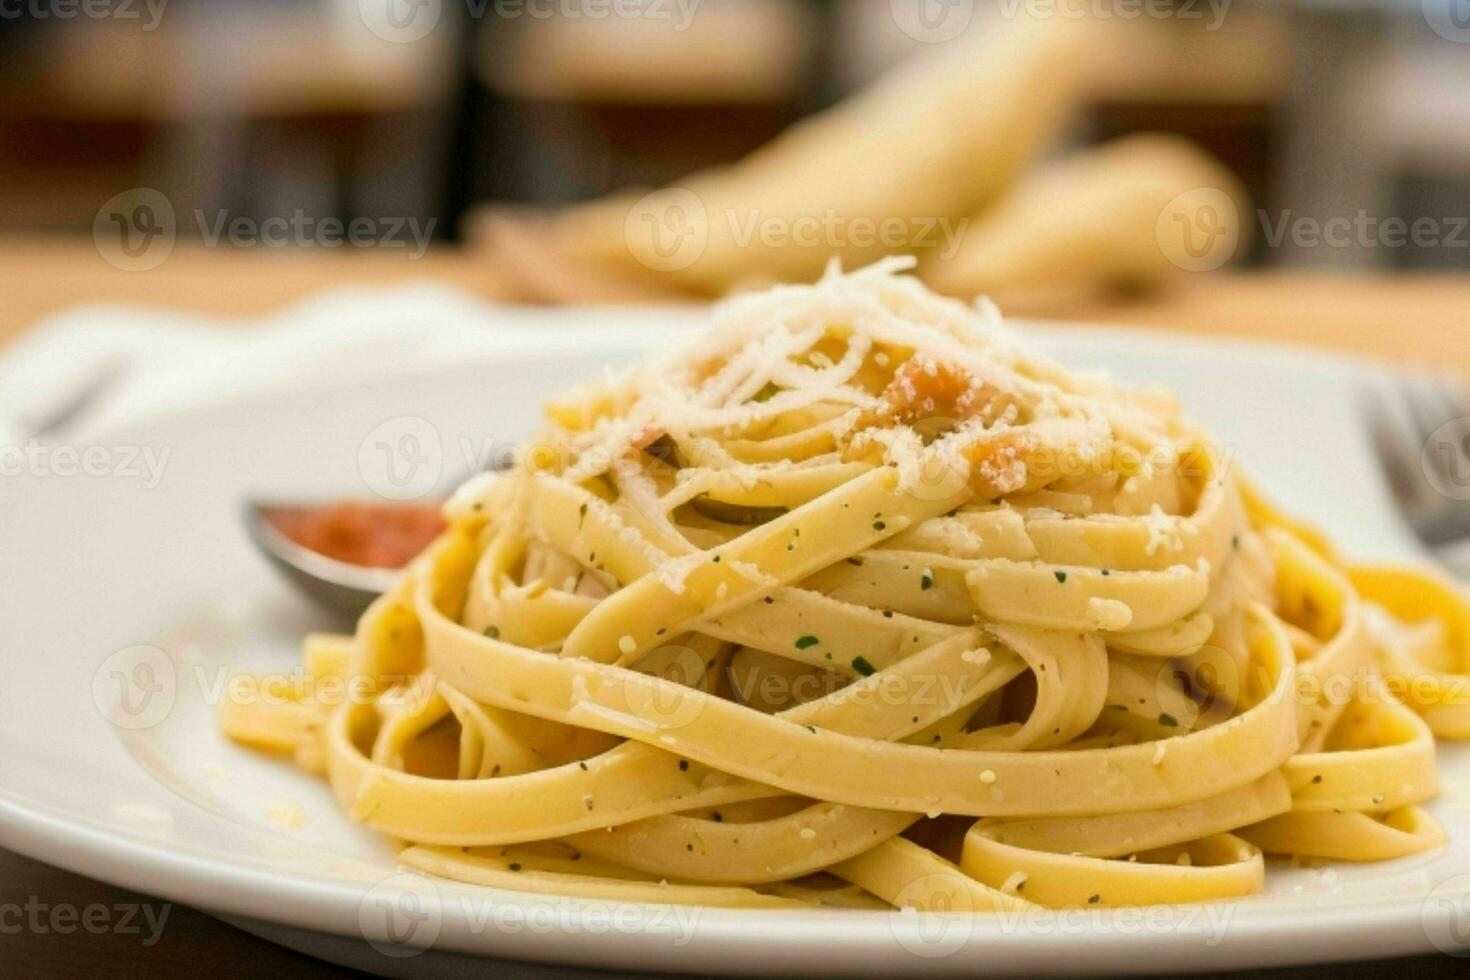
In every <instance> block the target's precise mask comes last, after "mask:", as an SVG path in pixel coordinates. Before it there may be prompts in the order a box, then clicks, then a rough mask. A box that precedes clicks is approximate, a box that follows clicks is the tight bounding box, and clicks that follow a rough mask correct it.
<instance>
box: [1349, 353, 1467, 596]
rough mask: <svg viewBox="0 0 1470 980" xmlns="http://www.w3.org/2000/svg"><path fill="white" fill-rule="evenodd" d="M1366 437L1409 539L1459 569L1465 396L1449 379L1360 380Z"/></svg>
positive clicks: (1463, 543)
mask: <svg viewBox="0 0 1470 980" xmlns="http://www.w3.org/2000/svg"><path fill="white" fill-rule="evenodd" d="M1361 401H1362V405H1363V410H1364V417H1365V419H1366V421H1367V423H1368V434H1369V436H1370V438H1371V439H1372V442H1373V448H1374V450H1375V451H1376V452H1377V454H1378V459H1379V462H1380V463H1381V464H1382V466H1383V471H1384V473H1385V475H1386V476H1387V477H1388V484H1389V487H1390V489H1392V491H1393V494H1394V498H1395V500H1396V501H1397V503H1398V506H1399V510H1400V512H1401V513H1402V514H1403V517H1404V520H1405V522H1406V523H1407V524H1408V525H1409V527H1410V528H1411V529H1412V530H1413V532H1414V534H1415V536H1417V537H1418V539H1419V540H1420V541H1421V542H1422V543H1423V544H1424V546H1425V547H1427V548H1428V549H1429V550H1430V551H1432V552H1434V553H1435V556H1436V557H1438V558H1439V559H1440V560H1441V561H1443V562H1445V563H1446V564H1448V565H1451V566H1452V567H1455V568H1456V570H1458V571H1465V570H1466V569H1467V567H1470V566H1467V564H1466V557H1467V556H1470V399H1467V397H1466V393H1465V391H1464V388H1463V387H1462V386H1461V385H1460V384H1459V383H1458V382H1455V381H1451V380H1448V379H1436V378H1430V377H1418V378H1413V377H1400V378H1397V379H1395V380H1394V381H1392V382H1388V383H1385V384H1382V385H1365V386H1364V388H1363V389H1362V395H1361Z"/></svg>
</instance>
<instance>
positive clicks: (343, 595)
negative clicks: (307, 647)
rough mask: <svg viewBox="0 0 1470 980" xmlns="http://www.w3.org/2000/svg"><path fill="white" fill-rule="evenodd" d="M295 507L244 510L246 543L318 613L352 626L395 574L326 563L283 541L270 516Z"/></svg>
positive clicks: (263, 504) (253, 504) (259, 505)
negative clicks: (353, 621) (340, 618)
mask: <svg viewBox="0 0 1470 980" xmlns="http://www.w3.org/2000/svg"><path fill="white" fill-rule="evenodd" d="M299 506H300V505H299V504H295V503H290V504H287V503H281V502H270V501H261V500H252V501H248V502H247V503H246V505H245V528H246V530H247V531H248V532H249V534H250V540H251V541H252V542H254V543H255V546H256V547H257V548H259V549H260V552H261V553H262V554H263V555H265V557H266V559H267V560H269V561H270V563H271V564H272V565H273V566H275V568H276V570H277V571H278V572H280V573H281V575H282V576H283V577H285V579H286V581H287V582H289V583H291V585H293V586H295V587H296V589H297V590H298V591H300V592H301V593H302V594H304V595H305V596H306V597H307V598H309V599H311V600H312V601H313V602H315V603H316V604H317V605H318V606H320V607H321V608H322V609H325V610H327V611H328V612H331V613H335V614H337V615H340V616H342V617H344V618H346V619H351V620H356V619H357V618H358V617H359V616H361V615H362V614H363V613H364V612H366V611H367V607H368V606H370V605H372V604H373V600H375V599H377V598H378V596H380V595H382V594H383V593H384V592H387V591H388V589H390V588H391V587H392V586H393V582H394V580H395V579H397V577H398V574H399V570H398V569H395V568H368V567H365V566H362V565H353V564H351V563H349V562H345V561H338V560H337V559H335V558H329V557H327V556H326V555H323V554H321V553H320V552H316V551H312V550H311V549H310V548H307V547H303V546H302V545H299V544H297V543H296V542H295V541H292V540H291V539H290V538H288V537H286V536H285V535H284V534H282V533H281V532H280V531H279V530H277V529H276V526H275V525H274V524H272V523H271V520H270V515H271V512H273V511H281V510H287V509H293V508H296V507H299Z"/></svg>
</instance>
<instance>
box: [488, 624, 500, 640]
mask: <svg viewBox="0 0 1470 980" xmlns="http://www.w3.org/2000/svg"><path fill="white" fill-rule="evenodd" d="M485 635H486V636H488V637H490V639H492V640H498V639H500V627H499V626H486V627H485Z"/></svg>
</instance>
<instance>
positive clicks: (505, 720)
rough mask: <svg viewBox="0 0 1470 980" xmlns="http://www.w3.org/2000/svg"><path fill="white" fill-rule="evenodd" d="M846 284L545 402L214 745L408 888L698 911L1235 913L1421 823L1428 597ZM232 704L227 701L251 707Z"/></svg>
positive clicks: (766, 299)
mask: <svg viewBox="0 0 1470 980" xmlns="http://www.w3.org/2000/svg"><path fill="white" fill-rule="evenodd" d="M901 269H902V263H898V262H893V261H890V262H886V263H880V264H879V265H876V266H872V267H869V268H867V269H865V270H862V271H859V272H856V273H853V274H850V275H842V274H840V272H838V271H836V270H833V271H830V272H829V273H828V274H827V276H825V277H824V278H823V279H822V280H821V281H820V282H818V283H817V284H815V285H813V286H801V287H782V288H779V289H777V290H774V291H772V292H770V293H766V294H761V295H757V296H750V297H745V298H741V299H739V300H736V301H733V302H731V303H729V304H727V305H726V306H724V307H722V308H721V310H720V312H719V315H718V321H719V322H718V324H717V326H716V328H715V329H714V330H713V331H712V332H711V333H710V334H709V335H708V336H707V337H705V338H703V339H702V340H701V341H700V342H699V343H698V344H696V345H694V346H691V347H689V348H687V349H683V350H679V351H677V352H675V353H672V354H668V355H665V356H663V357H660V358H659V359H658V360H657V361H656V362H655V363H652V364H649V365H647V366H645V367H642V368H639V369H636V370H633V371H631V372H629V373H626V374H624V375H621V376H616V377H609V378H607V379H604V380H602V381H600V382H598V383H596V384H593V385H591V386H589V387H586V388H584V389H582V390H580V391H578V392H575V393H574V394H572V395H571V396H569V397H567V398H565V399H562V400H559V401H557V402H555V403H553V404H552V405H551V406H550V407H549V409H548V424H547V426H546V428H545V429H544V431H542V432H541V433H540V434H539V435H538V436H537V437H536V438H535V439H534V440H533V441H532V442H531V443H530V444H528V445H527V446H526V447H525V449H524V451H523V453H522V454H521V456H520V458H519V460H518V462H517V464H516V465H515V466H514V467H513V468H512V469H511V470H509V471H506V472H500V473H494V474H485V475H482V476H480V477H477V478H475V479H474V480H472V481H471V482H470V483H469V484H467V485H466V486H464V487H463V488H462V489H461V490H460V491H459V492H458V493H457V494H456V496H455V497H454V498H453V499H452V500H451V501H450V502H449V503H448V504H447V506H446V514H447V517H448V519H449V522H450V528H449V530H448V531H447V532H446V533H445V534H444V535H443V536H442V537H441V538H440V539H439V540H438V541H437V542H436V543H435V544H434V545H433V546H432V547H431V548H430V549H429V550H428V552H427V553H425V554H424V555H423V556H421V557H420V558H419V559H418V560H417V561H416V562H415V563H414V564H413V565H412V566H411V567H410V568H409V569H408V570H407V571H406V572H405V573H404V574H403V575H402V577H401V578H400V580H399V582H398V584H397V586H396V587H395V588H394V589H393V590H392V591H391V592H389V593H388V594H387V595H385V596H383V597H382V599H380V600H379V601H378V602H377V603H376V604H375V605H374V606H373V608H372V609H371V610H370V611H369V612H368V613H367V615H366V616H365V617H364V618H363V619H362V621H361V623H360V624H359V625H358V628H357V631H356V633H355V635H353V636H351V637H337V636H313V637H311V638H309V639H308V640H307V643H306V661H307V664H306V670H307V674H308V676H309V677H310V678H312V679H314V680H316V681H317V682H319V684H320V685H321V686H323V687H324V686H326V685H327V684H328V682H330V683H331V685H332V688H333V689H334V690H339V691H340V690H343V689H350V690H353V691H356V692H358V693H359V695H360V696H356V697H350V698H341V697H338V698H331V699H328V698H324V697H322V696H320V694H319V690H320V688H319V687H317V686H313V685H311V684H305V685H289V689H290V691H291V692H294V693H292V694H291V695H290V696H287V697H285V698H278V699H275V702H274V703H273V704H270V705H261V704H259V703H255V702H251V703H250V704H248V705H247V704H237V703H231V704H229V705H227V706H226V707H225V709H224V712H223V717H222V723H223V727H224V730H225V731H226V732H227V733H228V734H229V735H230V736H231V737H233V738H235V739H237V740H239V741H241V742H244V743H248V744H250V745H253V746H257V747H260V748H263V749H267V750H273V751H279V752H288V753H292V754H294V756H295V758H296V759H297V760H298V761H299V762H300V763H301V764H302V765H303V766H305V767H306V768H308V769H310V770H312V771H315V772H319V773H322V774H324V775H325V776H326V777H327V778H328V779H329V780H330V782H331V785H332V788H333V790H334V791H335V794H336V796H337V798H338V800H339V801H340V803H341V805H342V807H343V808H344V809H345V810H346V811H347V813H349V814H350V815H351V817H352V819H354V820H356V821H360V822H361V823H363V824H365V825H367V826H369V827H371V828H374V829H376V830H378V831H380V832H382V833H383V834H385V835H388V836H389V837H390V838H392V839H393V840H394V841H396V842H399V843H400V844H401V846H402V850H401V853H400V860H401V862H402V863H403V864H404V865H406V866H409V867H411V868H415V869H418V870H421V871H423V872H427V873H430V874H434V875H440V876H444V877H447V878H452V879H457V880H460V881H464V882H470V883H475V884H479V885H486V886H493V887H499V888H509V889H517V890H521V891H526V892H540V893H550V894H558V895H572V896H583V897H592V898H601V899H615V900H628V901H648V902H661V903H684V904H698V905H720V906H729V907H747V908H761V907H803V906H809V905H812V904H828V905H834V906H841V907H855V908H867V907H875V906H884V905H889V906H900V907H912V908H918V909H921V910H922V909H966V910H973V911H975V912H987V911H1007V910H1010V911H1014V910H1016V909H1024V908H1026V907H1029V906H1032V905H1042V906H1050V907H1074V906H1081V907H1087V906H1094V905H1099V906H1116V905H1152V904H1160V903H1175V902H1195V901H1201V900H1210V899H1224V898H1230V897H1236V896H1242V895H1247V894H1250V893H1252V892H1255V891H1257V890H1259V889H1260V888H1261V887H1262V884H1263V881H1264V878H1265V875H1266V874H1267V873H1268V872H1267V865H1266V863H1265V858H1266V857H1267V856H1283V857H1292V858H1297V859H1303V860H1308V859H1309V860H1318V859H1326V860H1338V861H1378V860H1387V859H1392V858H1397V857H1401V856H1404V855H1410V854H1415V853H1419V852H1423V851H1426V850H1428V849H1431V848H1433V847H1435V846H1437V845H1438V844H1440V843H1441V842H1442V840H1443V833H1442V832H1441V830H1440V828H1439V827H1438V826H1437V825H1436V824H1435V822H1434V820H1433V819H1432V818H1431V817H1430V816H1429V815H1428V814H1427V813H1426V812H1425V811H1424V810H1423V809H1421V805H1422V804H1423V803H1424V802H1425V801H1427V800H1429V799H1431V798H1432V797H1433V796H1434V795H1435V793H1436V776H1435V763H1434V751H1435V736H1436V735H1438V736H1442V737H1447V738H1463V737H1466V736H1470V705H1467V699H1466V696H1465V695H1466V689H1467V676H1466V675H1467V672H1470V606H1467V604H1466V600H1465V598H1464V597H1463V596H1462V595H1461V594H1460V592H1459V591H1458V590H1456V589H1455V588H1454V587H1452V586H1450V585H1448V584H1446V583H1444V582H1442V581H1440V580H1439V579H1437V578H1434V577H1433V576H1431V575H1430V574H1428V573H1426V572H1422V571H1415V570H1407V569H1389V568H1369V567H1360V566H1354V565H1350V564H1346V563H1344V562H1343V561H1342V560H1341V559H1339V558H1338V557H1337V555H1336V554H1335V553H1334V552H1333V551H1332V549H1331V548H1330V546H1329V545H1328V544H1327V542H1326V541H1325V539H1323V538H1322V537H1321V536H1319V535H1318V534H1316V533H1315V532H1313V531H1311V530H1309V529H1306V528H1304V527H1302V526H1300V525H1298V524H1296V523H1294V522H1292V521H1291V520H1289V519H1288V518H1286V517H1284V516H1283V515H1281V514H1279V513H1278V512H1276V511H1275V510H1274V509H1273V508H1272V507H1271V506H1270V505H1269V504H1268V503H1267V502H1266V501H1265V500H1264V499H1263V498H1262V497H1261V496H1260V495H1259V494H1257V493H1256V492H1255V491H1254V490H1253V489H1252V488H1251V486H1250V485H1249V484H1248V483H1247V482H1246V481H1245V479H1244V478H1243V477H1242V475H1241V474H1240V473H1239V472H1238V470H1237V469H1236V468H1235V467H1234V466H1233V465H1232V459H1231V453H1229V452H1227V451H1226V449H1225V448H1224V447H1221V446H1219V445H1217V444H1216V443H1214V442H1212V441H1211V440H1210V438H1209V437H1208V436H1207V435H1206V434H1205V433H1203V432H1201V431H1200V430H1199V429H1197V428H1196V427H1194V426H1192V425H1191V424H1190V423H1188V422H1187V421H1185V420H1183V419H1181V418H1180V417H1179V416H1178V414H1177V412H1176V410H1175V408H1174V406H1173V403H1172V402H1171V401H1170V400H1169V399H1168V398H1167V397H1165V396H1163V395H1161V394H1159V393H1156V392H1134V391H1125V390H1122V389H1120V388H1118V387H1116V386H1114V385H1113V384H1112V383H1110V382H1109V381H1107V380H1106V379H1104V378H1101V377H1096V376H1092V375H1083V374H1073V373H1069V372H1067V371H1064V370H1063V369H1061V368H1060V367H1059V366H1057V365H1055V364H1053V363H1051V362H1050V361H1048V360H1046V359H1044V358H1042V357H1039V356H1036V355H1034V354H1032V353H1030V352H1028V351H1027V350H1026V349H1025V348H1024V347H1022V346H1021V345H1020V344H1019V343H1017V341H1016V340H1015V339H1014V338H1013V336H1012V334H1011V333H1009V332H1008V331H1007V330H1006V328H1004V327H1003V326H1002V325H1001V324H999V323H998V322H997V321H996V317H995V316H994V315H993V313H992V312H991V311H990V310H988V309H987V308H985V307H984V306H981V307H979V308H978V309H972V308H969V307H966V306H963V305H961V304H958V303H955V302H952V301H949V300H943V299H940V298H938V297H935V296H934V295H932V294H930V293H928V292H927V291H926V290H925V289H924V288H923V287H922V286H920V285H919V284H918V283H917V282H916V281H914V280H912V279H910V278H908V277H906V276H903V275H900V274H898V273H899V272H900V271H901ZM254 683H256V684H257V685H269V684H271V680H270V679H269V678H264V677H262V678H257V679H256V681H255V682H254Z"/></svg>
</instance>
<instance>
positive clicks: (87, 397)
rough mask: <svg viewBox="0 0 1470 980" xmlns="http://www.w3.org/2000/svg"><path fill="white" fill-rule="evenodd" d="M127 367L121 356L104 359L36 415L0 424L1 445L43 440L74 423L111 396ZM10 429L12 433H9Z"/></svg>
mask: <svg viewBox="0 0 1470 980" xmlns="http://www.w3.org/2000/svg"><path fill="white" fill-rule="evenodd" d="M127 367H128V365H127V362H126V361H125V360H124V359H123V358H121V357H115V358H112V359H110V360H107V361H105V362H103V363H102V364H101V365H99V366H98V367H97V368H95V369H94V370H92V371H90V372H88V373H87V374H86V375H85V376H84V377H83V378H82V379H81V380H80V381H78V382H75V383H74V384H73V385H72V387H71V388H70V389H68V390H67V391H65V392H63V393H62V394H61V395H60V396H59V397H57V398H56V399H54V400H53V401H52V402H51V403H50V404H49V405H48V406H46V407H45V408H44V409H43V410H42V411H41V412H40V413H39V415H36V416H25V417H22V418H20V419H18V420H15V421H13V422H10V423H9V424H8V425H0V429H3V430H4V431H3V432H0V445H4V444H5V443H6V442H7V440H13V441H14V442H16V443H21V442H27V441H29V440H31V439H44V438H46V437H48V436H54V435H56V434H58V433H60V432H61V431H63V430H64V429H67V428H68V427H70V426H72V425H74V424H76V422H77V421H79V420H80V419H81V418H82V417H83V416H84V415H86V414H88V413H89V412H91V411H92V409H93V408H95V407H96V406H97V405H98V404H99V403H100V402H102V401H103V400H104V399H105V398H106V397H107V396H108V395H109V394H111V393H112V391H113V389H115V388H116V387H117V385H118V383H119V382H120V381H122V379H123V377H124V375H126V374H127ZM12 429H13V430H14V432H11V431H10V430H12Z"/></svg>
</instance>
